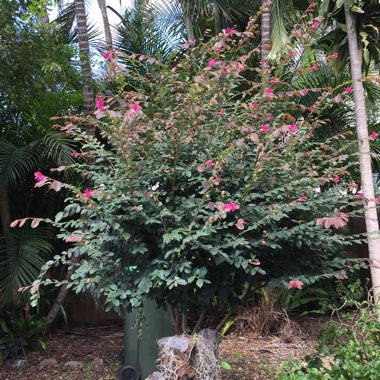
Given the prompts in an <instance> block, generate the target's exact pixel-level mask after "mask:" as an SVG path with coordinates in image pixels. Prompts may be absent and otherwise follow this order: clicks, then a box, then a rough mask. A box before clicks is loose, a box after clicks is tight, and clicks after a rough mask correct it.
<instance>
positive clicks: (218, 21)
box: [214, 2, 222, 35]
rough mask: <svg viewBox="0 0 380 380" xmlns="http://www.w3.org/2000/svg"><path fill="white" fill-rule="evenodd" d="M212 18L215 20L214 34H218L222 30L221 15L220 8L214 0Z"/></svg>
mask: <svg viewBox="0 0 380 380" xmlns="http://www.w3.org/2000/svg"><path fill="white" fill-rule="evenodd" d="M214 20H215V35H218V34H219V33H220V32H221V31H222V17H221V14H220V9H219V7H218V5H217V4H216V2H214Z"/></svg>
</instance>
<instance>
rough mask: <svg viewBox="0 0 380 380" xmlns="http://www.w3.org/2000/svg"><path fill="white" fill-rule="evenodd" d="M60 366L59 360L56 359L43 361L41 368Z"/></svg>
mask: <svg viewBox="0 0 380 380" xmlns="http://www.w3.org/2000/svg"><path fill="white" fill-rule="evenodd" d="M55 365H58V360H57V359H55V358H49V359H43V360H41V362H40V366H41V367H53V366H55Z"/></svg>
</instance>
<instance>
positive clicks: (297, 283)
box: [288, 280, 303, 289]
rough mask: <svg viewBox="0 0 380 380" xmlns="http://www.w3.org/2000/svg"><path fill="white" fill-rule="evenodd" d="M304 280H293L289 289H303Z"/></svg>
mask: <svg viewBox="0 0 380 380" xmlns="http://www.w3.org/2000/svg"><path fill="white" fill-rule="evenodd" d="M302 287H303V282H302V281H299V280H292V281H290V282H289V284H288V289H302Z"/></svg>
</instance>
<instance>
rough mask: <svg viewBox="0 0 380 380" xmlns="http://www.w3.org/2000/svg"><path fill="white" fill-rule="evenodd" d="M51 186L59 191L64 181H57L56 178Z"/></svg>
mask: <svg viewBox="0 0 380 380" xmlns="http://www.w3.org/2000/svg"><path fill="white" fill-rule="evenodd" d="M51 187H52V188H53V189H54V190H55V191H59V190H61V189H62V182H60V181H56V180H54V181H53V183H52V185H51Z"/></svg>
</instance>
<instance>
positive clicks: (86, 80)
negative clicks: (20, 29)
mask: <svg viewBox="0 0 380 380" xmlns="http://www.w3.org/2000/svg"><path fill="white" fill-rule="evenodd" d="M74 6H75V18H76V21H77V26H78V40H79V58H80V64H81V71H82V86H83V106H84V113H85V115H87V116H88V115H92V114H93V112H94V109H95V101H94V91H93V89H92V72H91V60H90V43H89V39H88V30H87V17H86V7H85V3H84V0H74ZM86 132H87V133H88V134H89V135H91V136H95V128H94V125H93V124H92V123H90V122H89V123H87V124H86ZM90 160H91V158H90ZM79 261H80V259H79V257H75V256H73V257H72V258H71V263H72V267H71V268H69V269H68V270H67V273H66V276H65V280H66V281H68V282H69V281H71V276H72V275H73V273H74V271H75V269H76V266H77V264H78V263H79ZM68 292H69V289H68V288H67V284H64V285H62V286H61V288H60V289H59V292H58V295H57V298H56V300H55V302H54V304H53V306H52V308H51V309H50V311H49V313H48V314H47V316H46V318H47V319H48V321H49V322H51V323H53V322H54V321H55V320H56V319H57V318H58V316H59V315H60V311H61V305H63V304H64V302H65V300H66V297H67V295H68Z"/></svg>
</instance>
